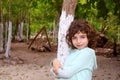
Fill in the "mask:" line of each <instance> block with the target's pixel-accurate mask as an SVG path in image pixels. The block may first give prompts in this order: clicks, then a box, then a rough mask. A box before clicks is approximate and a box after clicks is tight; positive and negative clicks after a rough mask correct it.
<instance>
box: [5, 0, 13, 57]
mask: <svg viewBox="0 0 120 80" xmlns="http://www.w3.org/2000/svg"><path fill="white" fill-rule="evenodd" d="M8 1H9V12H8V13H9V14H8V15H9V20H8V21H9V22H8V40H7V48H6V52H5V57H6V58H10V48H11V40H12V22H11V11H10V10H11V0H8Z"/></svg>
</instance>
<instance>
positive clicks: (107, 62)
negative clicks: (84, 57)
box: [0, 43, 120, 80]
mask: <svg viewBox="0 0 120 80" xmlns="http://www.w3.org/2000/svg"><path fill="white" fill-rule="evenodd" d="M3 55H4V54H0V80H54V78H53V76H52V75H51V74H50V73H49V70H50V65H49V64H50V61H51V60H52V59H53V58H55V57H56V52H37V51H32V50H30V49H28V45H27V43H12V48H11V56H12V57H11V58H14V59H13V60H11V61H12V62H10V61H9V60H6V59H3V58H2V56H3ZM14 60H20V61H21V62H15V61H14ZM97 63H98V69H97V70H96V71H95V72H94V74H93V80H120V61H118V60H117V58H115V57H110V58H106V57H104V56H100V55H99V56H97Z"/></svg>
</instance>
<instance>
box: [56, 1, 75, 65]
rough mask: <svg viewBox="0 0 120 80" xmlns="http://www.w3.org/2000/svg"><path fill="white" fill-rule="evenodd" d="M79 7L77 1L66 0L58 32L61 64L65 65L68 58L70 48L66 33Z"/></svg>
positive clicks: (58, 56)
mask: <svg viewBox="0 0 120 80" xmlns="http://www.w3.org/2000/svg"><path fill="white" fill-rule="evenodd" d="M76 5H77V0H64V1H63V7H62V13H61V16H60V22H59V32H58V50H57V51H58V52H57V58H58V60H59V61H60V62H61V64H63V63H64V61H65V59H66V58H67V56H68V54H69V51H70V48H69V47H68V44H67V43H66V32H67V30H68V28H69V26H70V24H71V22H72V21H73V20H74V12H75V8H76Z"/></svg>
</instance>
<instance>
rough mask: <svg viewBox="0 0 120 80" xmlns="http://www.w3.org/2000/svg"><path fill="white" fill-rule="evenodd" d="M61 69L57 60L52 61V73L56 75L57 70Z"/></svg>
mask: <svg viewBox="0 0 120 80" xmlns="http://www.w3.org/2000/svg"><path fill="white" fill-rule="evenodd" d="M59 68H61V69H62V65H61V64H60V61H59V60H58V59H54V60H53V72H54V73H55V74H58V69H59Z"/></svg>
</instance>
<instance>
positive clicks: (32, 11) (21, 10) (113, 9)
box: [3, 0, 120, 40]
mask: <svg viewBox="0 0 120 80" xmlns="http://www.w3.org/2000/svg"><path fill="white" fill-rule="evenodd" d="M8 1H9V0H3V15H4V21H5V20H6V19H7V18H8ZM10 1H11V15H12V21H13V26H14V27H13V28H15V27H16V22H17V20H18V22H19V21H20V20H23V19H24V21H25V23H28V22H30V28H31V32H32V34H35V33H36V32H38V31H39V30H40V29H41V28H42V27H43V26H46V27H47V30H48V31H49V30H51V29H52V28H53V27H55V26H56V27H57V24H58V21H59V16H60V14H61V9H62V2H63V0H10ZM75 18H83V19H86V20H88V21H89V22H90V23H91V24H92V25H93V26H94V28H95V29H96V30H98V31H101V30H102V28H103V26H104V27H109V29H107V31H105V34H106V35H107V36H108V37H109V38H110V39H111V40H112V38H113V36H114V35H115V34H117V33H118V32H119V29H118V27H120V26H119V25H120V24H119V23H120V0H78V4H77V8H76V11H75ZM29 19H30V21H29ZM54 24H56V25H55V26H53V25H54ZM13 30H15V29H13ZM114 37H115V36H114ZM117 37H119V36H117Z"/></svg>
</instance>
